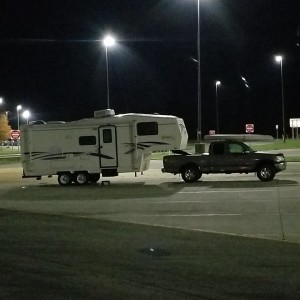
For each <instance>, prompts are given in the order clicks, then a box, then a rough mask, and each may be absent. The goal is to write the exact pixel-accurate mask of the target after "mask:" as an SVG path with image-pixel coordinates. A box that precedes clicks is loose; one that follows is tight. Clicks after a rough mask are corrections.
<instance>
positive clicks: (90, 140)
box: [79, 136, 96, 146]
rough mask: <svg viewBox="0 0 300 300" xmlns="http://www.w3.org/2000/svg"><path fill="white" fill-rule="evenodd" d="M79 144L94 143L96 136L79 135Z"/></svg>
mask: <svg viewBox="0 0 300 300" xmlns="http://www.w3.org/2000/svg"><path fill="white" fill-rule="evenodd" d="M79 145H80V146H86V145H96V137H95V136H80V137H79Z"/></svg>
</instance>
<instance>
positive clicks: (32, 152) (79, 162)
mask: <svg viewBox="0 0 300 300" xmlns="http://www.w3.org/2000/svg"><path fill="white" fill-rule="evenodd" d="M187 139H188V134H187V131H186V127H185V124H184V121H183V120H182V119H181V118H178V117H175V116H168V115H159V114H137V113H128V114H119V115H115V114H114V111H113V110H103V111H96V112H95V113H94V117H93V118H87V119H81V120H77V121H72V122H48V123H46V124H35V123H34V122H33V123H32V124H28V125H23V126H21V139H20V140H21V162H22V167H23V178H28V177H36V178H37V179H40V178H41V177H42V176H52V175H58V176H59V183H60V184H62V185H67V184H69V183H71V182H72V181H75V182H77V183H82V184H83V183H86V182H88V181H92V182H93V181H97V180H96V179H97V178H98V177H99V178H100V176H101V175H102V176H103V177H107V176H117V175H118V174H119V173H124V172H143V171H146V170H148V169H149V164H150V157H151V153H152V152H153V151H164V150H173V149H185V148H186V144H187ZM66 175H67V176H66ZM63 176H66V177H68V178H65V180H64V177H63ZM85 176H86V178H84V177H85ZM80 178H81V179H80ZM99 178H98V179H99ZM61 180H63V182H61Z"/></svg>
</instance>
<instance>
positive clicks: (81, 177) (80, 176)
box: [74, 172, 89, 185]
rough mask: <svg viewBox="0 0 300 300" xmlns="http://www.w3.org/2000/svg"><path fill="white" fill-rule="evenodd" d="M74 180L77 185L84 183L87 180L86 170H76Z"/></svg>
mask: <svg viewBox="0 0 300 300" xmlns="http://www.w3.org/2000/svg"><path fill="white" fill-rule="evenodd" d="M74 180H75V182H76V183H77V184H79V185H85V184H87V183H88V182H89V174H88V173H87V172H78V173H76V174H75V176H74Z"/></svg>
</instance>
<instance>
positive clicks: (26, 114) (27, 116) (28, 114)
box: [23, 110, 30, 124]
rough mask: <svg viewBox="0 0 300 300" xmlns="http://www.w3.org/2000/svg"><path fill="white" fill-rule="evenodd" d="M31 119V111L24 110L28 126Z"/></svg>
mask: <svg viewBox="0 0 300 300" xmlns="http://www.w3.org/2000/svg"><path fill="white" fill-rule="evenodd" d="M29 117H30V112H29V110H24V111H23V118H24V119H26V124H28V119H29Z"/></svg>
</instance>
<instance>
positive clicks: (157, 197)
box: [0, 161, 300, 243]
mask: <svg viewBox="0 0 300 300" xmlns="http://www.w3.org/2000/svg"><path fill="white" fill-rule="evenodd" d="M160 167H161V161H152V162H151V169H150V170H149V171H146V172H144V174H143V175H141V174H137V177H135V176H134V174H121V175H120V176H118V177H114V178H109V180H110V183H104V184H103V185H101V182H99V183H97V184H94V185H87V186H76V185H72V186H70V187H61V186H59V185H58V183H57V179H56V178H55V177H54V178H51V179H49V178H43V179H42V180H41V181H36V180H35V179H22V178H21V174H22V169H21V168H20V166H19V165H13V166H9V165H6V166H2V167H1V168H0V184H1V191H0V197H1V200H0V208H3V209H13V210H21V211H27V212H39V213H47V214H63V215H72V216H77V217H83V218H93V219H104V220H113V221H122V222H129V223H137V224H147V225H154V226H162V227H164V226H165V227H176V228H184V229H189V230H197V231H207V232H216V233H222V234H230V235H239V236H250V237H256V238H265V239H275V240H282V241H289V242H297V243H299V242H300V197H299V195H300V164H299V163H289V165H288V168H287V170H286V171H284V172H281V173H279V174H277V175H276V177H275V179H274V180H273V181H272V182H267V183H264V182H260V181H259V180H258V179H257V177H256V176H255V175H254V174H248V175H240V174H232V175H230V174H228V175H223V174H221V175H203V177H202V178H201V180H199V181H198V182H197V183H193V184H187V183H185V182H183V181H182V180H181V178H180V176H178V175H176V176H173V175H171V174H162V173H161V171H160Z"/></svg>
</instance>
